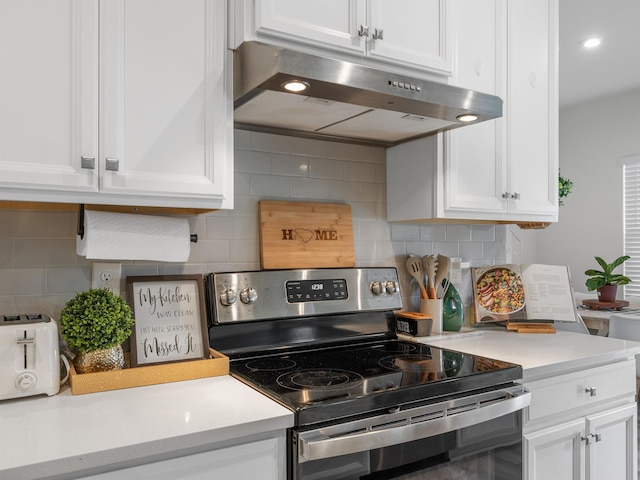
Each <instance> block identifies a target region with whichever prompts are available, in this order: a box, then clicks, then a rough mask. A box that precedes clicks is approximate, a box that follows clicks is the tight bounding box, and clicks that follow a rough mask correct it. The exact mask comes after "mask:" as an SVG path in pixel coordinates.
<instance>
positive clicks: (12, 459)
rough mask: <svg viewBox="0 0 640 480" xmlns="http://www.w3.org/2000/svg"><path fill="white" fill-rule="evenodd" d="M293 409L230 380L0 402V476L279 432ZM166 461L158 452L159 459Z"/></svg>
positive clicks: (69, 469)
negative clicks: (160, 457)
mask: <svg viewBox="0 0 640 480" xmlns="http://www.w3.org/2000/svg"><path fill="white" fill-rule="evenodd" d="M291 426H293V414H292V412H291V411H289V410H288V409H286V408H284V407H282V406H281V405H279V404H277V403H276V402H273V401H272V400H270V399H268V398H267V397H265V396H264V395H262V394H260V393H258V392H256V391H255V390H253V389H252V388H250V387H248V386H247V385H245V384H243V383H242V382H240V381H238V380H236V379H234V378H232V377H230V376H221V377H212V378H206V379H201V380H190V381H183V382H175V383H167V384H163V385H153V386H148V387H138V388H129V389H123V390H114V391H110V392H100V393H91V394H86V395H72V394H71V391H70V389H69V387H68V386H65V387H63V389H62V390H61V392H60V393H59V394H57V395H54V396H52V397H46V396H34V397H25V398H21V399H15V400H4V401H0V432H2V433H1V434H0V478H7V479H9V478H10V479H12V480H18V479H21V478H25V479H27V478H28V479H33V478H39V477H41V476H43V475H49V476H52V475H55V474H62V473H68V472H74V471H81V470H86V469H89V468H95V467H99V466H102V465H107V464H114V463H120V462H135V461H136V460H137V459H140V458H144V457H153V456H159V455H163V456H164V455H167V454H168V453H169V452H171V453H174V454H175V453H176V452H184V453H190V451H195V450H196V449H199V448H200V449H201V448H202V447H203V446H207V445H212V449H213V448H215V444H224V443H225V442H227V443H229V442H232V441H233V440H235V439H239V438H241V437H247V436H252V435H258V434H262V433H265V432H272V431H277V430H284V429H286V428H288V427H291ZM163 458H164V457H163Z"/></svg>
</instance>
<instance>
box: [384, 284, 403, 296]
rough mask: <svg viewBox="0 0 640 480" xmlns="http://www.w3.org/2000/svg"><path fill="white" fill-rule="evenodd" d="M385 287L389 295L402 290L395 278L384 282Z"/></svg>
mask: <svg viewBox="0 0 640 480" xmlns="http://www.w3.org/2000/svg"><path fill="white" fill-rule="evenodd" d="M384 289H385V290H386V292H387V293H388V294H389V295H394V294H396V293H398V292H399V291H400V289H399V288H398V282H396V281H394V280H389V281H388V282H386V283H385V284H384Z"/></svg>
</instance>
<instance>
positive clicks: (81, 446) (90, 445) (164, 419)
mask: <svg viewBox="0 0 640 480" xmlns="http://www.w3.org/2000/svg"><path fill="white" fill-rule="evenodd" d="M472 333H473V332H472ZM413 340H414V341H420V342H421V343H427V344H431V345H434V346H439V347H442V348H447V349H450V350H457V351H460V352H465V353H471V354H475V355H481V356H485V357H489V358H495V359H499V360H504V361H508V362H512V363H516V364H519V365H522V367H523V376H524V381H531V380H537V379H539V378H544V377H547V376H550V375H554V374H559V373H564V372H569V371H572V370H578V369H584V368H589V367H591V366H597V365H602V364H605V363H609V362H612V361H617V360H622V359H625V358H632V357H633V356H635V355H636V354H639V353H640V343H637V342H631V341H625V340H617V339H612V338H606V337H598V336H594V335H585V334H576V333H569V332H562V331H558V332H557V333H556V334H553V335H549V334H518V333H515V332H507V331H506V330H489V329H482V331H481V332H480V333H478V332H475V333H473V334H470V333H469V332H464V333H463V334H457V335H456V334H447V335H444V334H443V335H440V336H438V337H422V338H419V339H413ZM291 426H293V414H292V413H291V412H290V411H289V410H287V409H286V408H284V407H282V406H280V405H279V404H277V403H276V402H273V401H272V400H270V399H268V398H267V397H265V396H263V395H262V394H260V393H258V392H256V391H255V390H253V389H252V388H250V387H248V386H246V385H245V384H243V383H242V382H240V381H238V380H235V379H233V378H232V377H229V376H222V377H213V378H206V379H201V380H191V381H184V382H175V383H168V384H164V385H153V386H149V387H138V388H129V389H124V390H115V391H111V392H100V393H92V394H87V395H72V394H71V391H70V390H69V388H68V387H66V386H65V387H64V388H63V390H62V391H61V392H60V393H59V394H58V395H55V396H53V397H45V396H37V397H26V398H22V399H17V400H4V401H0V432H1V434H0V478H3V479H4V478H11V479H12V480H19V479H26V478H29V479H32V478H39V477H42V476H44V475H49V476H53V475H57V474H67V473H69V472H80V471H83V470H88V469H94V468H99V467H100V466H104V465H112V464H119V465H121V466H124V465H126V464H127V463H129V464H131V463H132V462H133V463H135V462H137V463H141V462H142V461H141V459H148V460H149V461H153V460H157V459H159V458H165V456H168V455H169V454H172V455H174V456H175V455H182V454H188V453H195V451H197V450H198V449H199V451H202V450H203V449H204V448H205V447H210V449H214V448H217V447H218V446H223V445H225V444H229V443H230V442H234V441H236V440H237V441H238V442H241V441H242V440H241V439H242V437H250V436H253V435H260V434H265V433H267V432H274V431H278V430H284V429H286V428H288V427H291ZM154 457H155V458H154Z"/></svg>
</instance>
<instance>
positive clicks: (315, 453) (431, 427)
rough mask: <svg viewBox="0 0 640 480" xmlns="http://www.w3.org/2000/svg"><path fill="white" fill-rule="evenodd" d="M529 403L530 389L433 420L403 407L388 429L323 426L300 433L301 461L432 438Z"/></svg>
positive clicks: (500, 415)
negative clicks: (326, 429)
mask: <svg viewBox="0 0 640 480" xmlns="http://www.w3.org/2000/svg"><path fill="white" fill-rule="evenodd" d="M530 404H531V393H530V392H529V391H527V390H523V391H519V392H513V391H509V392H507V395H506V398H505V399H504V400H499V401H495V402H492V403H488V404H487V405H484V406H483V405H478V406H477V408H473V409H468V410H464V411H460V412H459V413H458V412H456V411H452V412H446V411H445V413H444V414H443V415H442V416H440V417H438V418H433V419H430V420H423V421H420V420H412V419H411V417H413V418H414V419H415V418H416V415H414V414H413V412H412V411H411V410H404V411H400V412H398V415H402V414H404V419H400V418H399V419H398V420H396V421H390V422H388V423H387V425H388V427H385V428H375V427H372V428H361V429H357V430H356V431H353V432H349V433H345V434H342V435H335V436H328V435H326V434H324V433H323V432H322V430H323V429H322V428H320V429H317V430H310V431H307V432H301V433H299V434H298V442H297V443H298V462H299V463H304V462H309V461H312V460H320V459H323V458H332V457H337V456H339V455H346V454H349V453H357V452H364V451H367V450H372V449H376V448H382V447H387V446H390V445H396V444H400V443H406V442H410V441H412V440H419V439H422V438H427V437H432V436H435V435H440V434H443V433H447V432H452V431H455V430H459V429H461V428H465V427H470V426H472V425H476V424H479V423H483V422H486V421H489V420H493V419H494V418H498V417H502V416H504V415H508V414H510V413H514V412H517V411H518V410H522V409H523V408H525V407H527V406H529V405H530ZM417 410H419V409H417ZM452 410H455V409H452Z"/></svg>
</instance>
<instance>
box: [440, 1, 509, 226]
mask: <svg viewBox="0 0 640 480" xmlns="http://www.w3.org/2000/svg"><path fill="white" fill-rule="evenodd" d="M449 8H450V13H451V16H452V17H453V22H452V23H453V41H454V48H455V51H456V60H455V64H454V76H453V78H452V80H451V83H452V84H454V85H457V86H460V87H464V88H471V89H473V90H477V91H480V92H484V93H489V94H492V95H497V96H499V97H500V98H502V99H504V98H506V90H505V86H506V74H505V72H506V65H505V62H504V60H505V58H506V50H505V48H506V46H505V40H506V38H505V37H506V27H505V26H506V23H505V22H506V18H505V15H506V6H505V2H504V0H453V1H452V2H450V3H449ZM504 128H505V122H504V120H503V119H502V118H500V119H496V120H491V121H488V122H483V123H480V124H478V125H470V126H467V127H464V128H461V129H457V130H452V131H450V132H446V133H445V134H444V156H443V158H444V172H445V174H444V182H445V183H444V191H445V194H444V209H445V211H446V214H447V216H448V217H453V218H455V217H456V216H457V215H460V214H461V215H465V216H466V214H467V213H470V212H474V213H476V214H478V215H481V216H482V217H483V218H490V217H491V215H493V216H494V218H496V219H499V218H502V216H503V214H504V212H505V211H506V208H507V202H506V201H505V200H504V199H503V198H502V195H503V193H504V192H506V190H507V187H506V185H507V170H506V165H505V160H506V159H505V158H504V152H505V151H506V144H505V142H506V136H505V134H504Z"/></svg>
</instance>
